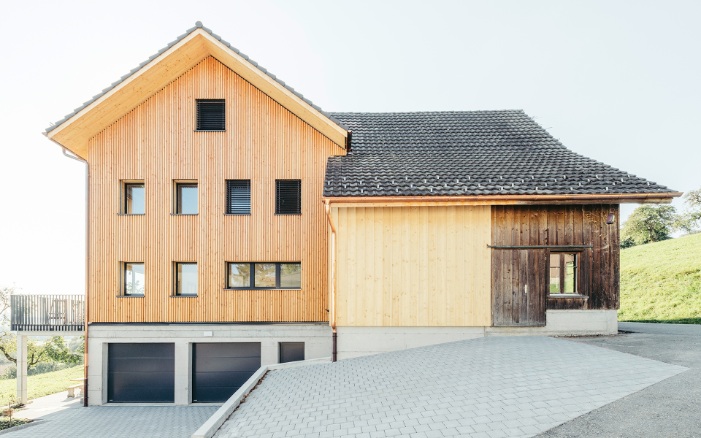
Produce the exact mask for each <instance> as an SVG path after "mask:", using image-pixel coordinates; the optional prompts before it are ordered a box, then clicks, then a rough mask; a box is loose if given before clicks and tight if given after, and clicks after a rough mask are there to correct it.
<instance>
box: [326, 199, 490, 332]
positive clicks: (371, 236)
mask: <svg viewBox="0 0 701 438" xmlns="http://www.w3.org/2000/svg"><path fill="white" fill-rule="evenodd" d="M333 216H334V218H335V220H336V221H337V222H336V223H337V243H336V270H337V279H336V287H337V289H336V299H337V303H336V311H337V325H338V326H489V325H491V276H490V271H491V266H490V252H489V251H490V250H489V249H488V248H487V245H488V244H489V243H490V238H491V209H490V207H489V206H452V207H376V208H372V207H368V208H362V207H340V208H334V209H333Z"/></svg>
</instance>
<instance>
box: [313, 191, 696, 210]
mask: <svg viewBox="0 0 701 438" xmlns="http://www.w3.org/2000/svg"><path fill="white" fill-rule="evenodd" d="M681 195H682V193H681V192H665V193H619V194H599V195H594V194H592V195H514V196H508V195H494V196H490V195H479V196H477V195H475V196H365V197H360V196H347V197H324V198H323V202H325V203H327V204H333V206H334V207H361V206H362V207H419V206H420V207H428V206H454V205H539V204H540V205H547V204H669V203H670V202H672V199H673V198H676V197H678V196H681ZM360 204H362V205H360Z"/></svg>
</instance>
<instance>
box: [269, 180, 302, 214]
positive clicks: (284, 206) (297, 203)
mask: <svg viewBox="0 0 701 438" xmlns="http://www.w3.org/2000/svg"><path fill="white" fill-rule="evenodd" d="M301 213H302V181H300V180H298V179H278V180H275V214H301Z"/></svg>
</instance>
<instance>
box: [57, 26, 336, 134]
mask: <svg viewBox="0 0 701 438" xmlns="http://www.w3.org/2000/svg"><path fill="white" fill-rule="evenodd" d="M197 29H202V30H203V31H205V32H207V33H208V34H209V35H210V36H211V37H212V38H214V39H216V40H217V41H219V42H221V43H222V44H224V45H225V46H226V47H228V48H229V49H231V50H232V51H233V52H234V53H236V54H237V55H239V56H241V57H242V58H243V59H245V60H246V61H248V62H250V63H251V64H252V65H253V66H254V67H256V68H257V69H258V70H259V71H260V72H262V73H263V74H265V75H267V76H268V77H270V78H271V79H273V80H274V81H275V82H277V83H278V84H280V85H282V86H283V87H285V88H286V89H287V90H288V91H290V92H291V93H292V94H294V95H295V96H297V97H298V98H300V99H302V100H303V101H304V102H305V103H306V104H308V105H309V106H311V107H312V108H314V109H315V110H317V111H319V112H320V113H321V114H323V115H324V116H326V117H328V118H329V119H330V120H331V121H333V122H334V123H336V124H337V125H338V126H340V127H341V128H343V129H346V130H348V127H346V126H343V125H342V124H341V122H339V121H338V120H336V119H334V118H333V116H331V115H329V114H328V113H326V112H324V111H323V110H322V109H321V108H319V107H318V106H316V105H314V103H312V101H311V100H309V99H307V98H306V97H304V96H303V95H302V94H301V93H299V92H298V91H296V90H295V89H294V88H292V87H290V86H289V85H287V84H286V83H285V82H283V81H282V80H281V79H279V78H278V77H277V76H275V75H274V74H272V73H271V72H269V71H268V70H266V69H265V68H264V67H263V66H261V65H259V64H258V63H257V62H255V61H254V60H252V59H251V58H249V57H248V56H246V55H245V54H243V53H241V52H240V51H239V50H238V49H237V48H236V47H234V46H232V45H231V44H229V43H228V42H226V41H224V40H223V39H222V38H221V37H220V36H219V35H217V34H215V33H214V32H212V30H211V29H209V28H207V27H205V26H204V25H203V24H202V23H201V22H199V21H198V22H196V23H195V26H194V27H191V28H190V29H188V30H186V31H185V33H184V34H182V35H180V36H179V37H177V38H176V39H175V40H174V41H172V42H170V43H169V44H168V45H167V46H165V47H164V48H162V49H161V50H159V51H158V52H156V53H155V54H154V55H153V56H151V57H150V58H148V59H147V60H146V61H144V62H142V63H141V64H139V65H137V66H136V67H135V68H133V69H132V70H131V71H130V72H129V73H127V74H125V75H124V76H122V77H121V78H119V79H118V80H117V81H115V82H113V83H112V84H111V85H110V86H109V87H107V88H105V89H104V90H102V91H101V92H100V93H98V94H96V95H95V96H93V97H92V98H91V99H90V100H88V101H87V102H85V103H83V104H82V105H81V106H79V107H78V108H76V109H75V110H73V112H71V113H70V114H68V115H66V116H65V117H63V118H62V119H61V120H59V121H58V122H56V123H53V124H52V125H51V126H49V127H48V128H46V131H45V133H49V132H51V131H52V130H54V129H56V128H57V127H58V126H59V125H61V124H62V123H63V122H65V121H67V120H68V119H70V118H71V117H73V116H74V115H76V114H78V113H79V112H80V111H82V110H83V109H84V108H85V107H87V106H88V105H90V104H91V103H93V102H95V101H96V100H97V99H99V98H101V97H102V96H104V95H105V94H107V93H108V92H109V91H110V90H112V89H113V88H115V87H116V86H118V85H119V84H121V83H122V82H124V81H125V80H127V79H128V78H129V77H130V76H131V75H133V74H134V73H136V72H137V71H139V70H141V69H142V68H143V67H145V66H146V65H147V64H148V63H150V62H151V61H153V60H154V59H156V58H158V57H159V56H161V54H163V53H164V52H166V51H167V50H168V49H170V48H171V47H173V46H174V45H176V44H178V43H179V42H180V41H182V40H183V39H185V37H187V36H188V35H190V34H191V33H192V32H194V31H195V30H197Z"/></svg>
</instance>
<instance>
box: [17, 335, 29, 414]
mask: <svg viewBox="0 0 701 438" xmlns="http://www.w3.org/2000/svg"><path fill="white" fill-rule="evenodd" d="M17 403H22V404H26V403H27V335H23V334H21V333H18V334H17Z"/></svg>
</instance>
